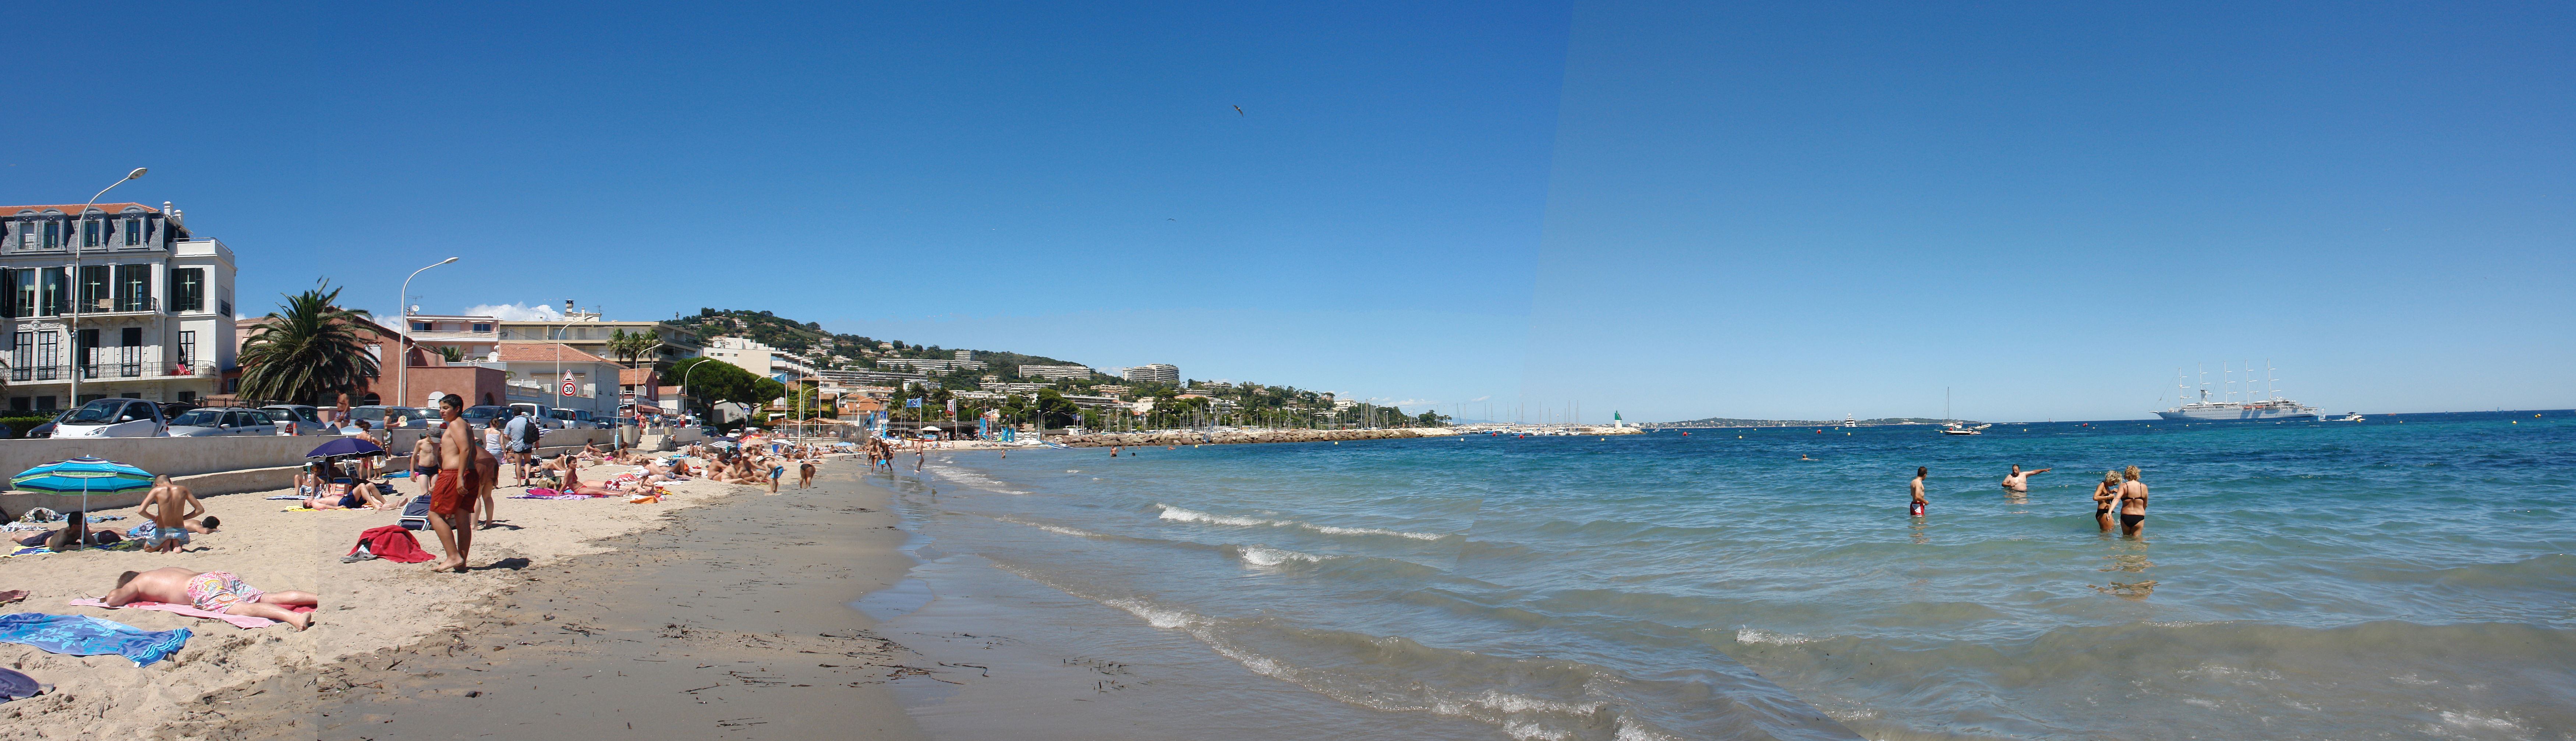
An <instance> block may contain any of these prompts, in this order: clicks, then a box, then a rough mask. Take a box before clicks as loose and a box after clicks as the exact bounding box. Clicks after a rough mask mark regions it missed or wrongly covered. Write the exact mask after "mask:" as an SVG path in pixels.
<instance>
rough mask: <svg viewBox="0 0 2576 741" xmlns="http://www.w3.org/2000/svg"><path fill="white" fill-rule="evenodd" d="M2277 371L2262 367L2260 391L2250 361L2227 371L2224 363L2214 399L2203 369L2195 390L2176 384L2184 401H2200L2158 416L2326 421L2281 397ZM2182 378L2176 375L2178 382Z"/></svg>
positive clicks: (2189, 419)
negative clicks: (2238, 368) (2261, 387)
mask: <svg viewBox="0 0 2576 741" xmlns="http://www.w3.org/2000/svg"><path fill="white" fill-rule="evenodd" d="M2274 371H2275V369H2274V368H2273V367H2272V364H2271V363H2270V362H2268V361H2267V362H2265V363H2264V364H2263V380H2264V388H2263V389H2262V390H2260V391H2259V392H2258V391H2257V390H2256V389H2255V388H2254V364H2253V363H2252V362H2250V361H2249V362H2247V363H2246V364H2245V368H2244V369H2243V370H2237V369H2232V368H2228V367H2227V364H2225V363H2221V364H2219V386H2218V398H2217V399H2216V400H2212V399H2211V398H2210V387H2209V368H2208V367H2207V366H2203V367H2202V368H2201V369H2200V387H2199V388H2197V389H2195V388H2193V387H2192V386H2191V385H2190V384H2187V383H2179V382H2177V383H2176V384H2175V387H2176V388H2178V389H2180V390H2181V397H2180V398H2181V399H2192V398H2194V395H2195V392H2196V393H2197V400H2195V401H2191V402H2188V403H2184V404H2182V405H2179V406H2176V407H2174V408H2172V409H2167V410H2164V411H2160V412H2156V416H2159V417H2163V418H2165V419H2170V420H2177V421H2187V422H2282V421H2304V422H2315V421H2320V420H2323V419H2324V418H2325V415H2323V414H2319V413H2318V412H2317V408H2316V407H2312V406H2307V405H2303V404H2300V403H2298V402H2296V401H2291V400H2289V399H2284V398H2281V388H2280V380H2279V379H2277V378H2274V377H2273V375H2274ZM2239 373H2242V374H2244V376H2243V378H2242V379H2239V378H2236V377H2234V376H2235V375H2236V374H2239ZM2179 377H2180V376H2179V374H2177V379H2179ZM2258 393H2259V394H2260V396H2259V398H2258Z"/></svg>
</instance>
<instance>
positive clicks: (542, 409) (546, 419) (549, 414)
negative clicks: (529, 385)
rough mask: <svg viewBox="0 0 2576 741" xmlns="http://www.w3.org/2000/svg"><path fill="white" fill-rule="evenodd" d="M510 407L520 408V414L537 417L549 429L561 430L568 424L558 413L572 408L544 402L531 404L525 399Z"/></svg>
mask: <svg viewBox="0 0 2576 741" xmlns="http://www.w3.org/2000/svg"><path fill="white" fill-rule="evenodd" d="M510 408H511V409H515V410H518V412H519V413H520V414H525V415H528V416H531V417H535V418H537V422H538V423H539V424H543V425H545V428H546V429H549V430H560V429H563V428H564V427H565V426H567V424H568V423H566V422H565V421H564V420H563V418H561V417H558V416H556V414H557V413H559V412H565V411H570V410H566V409H556V408H554V407H550V406H546V405H544V404H530V403H528V402H524V401H523V402H519V403H516V404H512V405H510Z"/></svg>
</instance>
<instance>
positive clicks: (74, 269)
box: [63, 167, 220, 409]
mask: <svg viewBox="0 0 2576 741" xmlns="http://www.w3.org/2000/svg"><path fill="white" fill-rule="evenodd" d="M145 170H146V168H141V167H137V168H134V171H133V172H129V173H126V174H125V177H121V178H117V179H116V182H113V183H108V184H107V187H105V188H100V189H98V193H97V194H96V195H92V196H90V197H89V203H87V204H84V205H82V206H81V212H80V218H81V220H83V221H87V220H88V219H89V210H90V209H91V208H93V207H95V206H97V205H98V199H99V198H100V197H103V196H106V195H107V192H108V191H111V190H115V189H116V186H119V185H124V184H125V181H128V180H133V179H135V178H139V177H143V173H144V171H145ZM162 221H163V222H164V223H167V222H168V221H169V215H168V214H163V215H162ZM65 226H69V227H74V228H72V229H65V230H63V231H64V233H63V239H64V241H68V242H70V243H71V245H72V264H71V267H70V268H69V269H67V272H69V273H70V274H71V275H70V278H71V280H69V281H66V282H67V283H70V284H71V286H70V287H71V289H72V318H71V319H70V320H69V321H68V322H67V323H66V325H65V326H67V327H69V329H68V330H66V331H67V332H69V333H70V334H71V336H72V338H71V339H72V398H71V403H72V408H74V409H78V408H80V377H81V370H82V366H84V365H86V364H85V363H82V362H81V361H82V360H84V359H85V358H82V357H81V341H80V315H81V302H80V280H81V274H80V261H81V243H80V235H78V234H73V233H72V232H75V231H78V228H77V227H78V226H79V223H78V222H73V223H70V224H65ZM163 228H165V229H166V228H168V227H166V226H165V227H163ZM218 390H220V389H218Z"/></svg>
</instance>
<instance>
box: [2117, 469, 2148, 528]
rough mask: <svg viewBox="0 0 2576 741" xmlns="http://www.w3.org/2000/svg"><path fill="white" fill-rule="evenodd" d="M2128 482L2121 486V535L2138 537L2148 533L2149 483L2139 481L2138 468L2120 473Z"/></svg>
mask: <svg viewBox="0 0 2576 741" xmlns="http://www.w3.org/2000/svg"><path fill="white" fill-rule="evenodd" d="M2120 477H2121V478H2123V479H2127V481H2124V482H2121V484H2120V497H2119V503H2120V534H2121V535H2126V536H2129V537H2132V538H2134V537H2137V536H2138V534H2140V533H2144V532H2146V531H2147V482H2144V481H2139V480H2138V467H2137V466H2130V467H2129V468H2128V469H2127V470H2125V471H2122V472H2120Z"/></svg>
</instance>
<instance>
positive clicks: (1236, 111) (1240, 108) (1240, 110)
mask: <svg viewBox="0 0 2576 741" xmlns="http://www.w3.org/2000/svg"><path fill="white" fill-rule="evenodd" d="M1234 115H1237V116H1240V115H1243V106H1235V107H1234Z"/></svg>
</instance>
